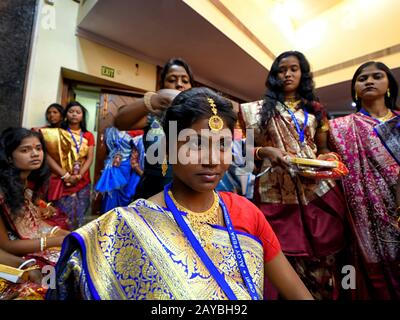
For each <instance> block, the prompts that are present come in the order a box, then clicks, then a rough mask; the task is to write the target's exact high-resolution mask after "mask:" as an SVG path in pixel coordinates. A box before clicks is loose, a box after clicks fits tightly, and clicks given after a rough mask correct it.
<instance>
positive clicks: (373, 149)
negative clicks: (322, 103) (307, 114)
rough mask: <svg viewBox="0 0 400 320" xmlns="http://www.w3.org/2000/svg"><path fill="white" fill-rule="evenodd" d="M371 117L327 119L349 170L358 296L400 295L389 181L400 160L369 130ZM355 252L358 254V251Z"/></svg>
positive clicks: (399, 255)
mask: <svg viewBox="0 0 400 320" xmlns="http://www.w3.org/2000/svg"><path fill="white" fill-rule="evenodd" d="M375 126H376V122H375V121H374V120H373V119H372V118H371V117H368V116H366V115H364V114H362V113H356V114H352V115H349V116H346V117H342V118H337V119H334V120H331V121H330V127H331V135H330V140H331V142H332V144H333V145H334V146H335V148H336V151H337V152H338V153H339V154H340V155H341V157H342V159H343V162H344V163H346V165H347V166H348V168H349V170H350V173H349V175H348V176H346V177H345V178H344V179H343V185H344V189H345V194H346V196H347V201H348V203H349V207H350V215H349V221H350V226H351V229H352V232H353V234H354V237H355V239H356V240H357V241H356V242H355V246H354V247H355V252H356V255H357V258H356V260H355V261H356V262H355V263H356V264H359V266H357V270H358V271H359V272H361V274H360V276H357V279H358V280H357V282H359V280H361V281H365V282H367V283H368V286H366V285H359V284H358V283H357V295H358V296H359V297H358V298H361V299H371V298H373V299H399V298H400V281H399V279H400V265H399V261H400V230H399V228H398V225H397V219H396V218H397V217H396V213H395V208H396V203H395V197H394V189H393V188H394V186H395V184H396V182H397V179H398V177H399V174H400V166H399V164H397V163H396V161H395V160H394V158H393V157H392V156H391V154H390V153H389V151H388V150H387V149H386V148H385V147H384V146H383V145H382V142H381V140H380V139H379V138H378V136H377V135H376V134H374V127H375ZM358 256H360V258H359V257H358Z"/></svg>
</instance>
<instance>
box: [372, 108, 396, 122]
mask: <svg viewBox="0 0 400 320" xmlns="http://www.w3.org/2000/svg"><path fill="white" fill-rule="evenodd" d="M392 117H393V113H392V111H391V110H390V109H389V110H388V112H387V113H386V115H384V116H383V117H379V118H378V117H376V119H378V120H379V121H380V122H386V121H387V120H389V119H391V118H392Z"/></svg>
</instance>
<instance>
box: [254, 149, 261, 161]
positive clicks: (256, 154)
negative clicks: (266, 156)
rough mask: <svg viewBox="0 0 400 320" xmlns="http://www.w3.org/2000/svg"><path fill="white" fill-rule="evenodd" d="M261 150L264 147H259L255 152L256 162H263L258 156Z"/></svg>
mask: <svg viewBox="0 0 400 320" xmlns="http://www.w3.org/2000/svg"><path fill="white" fill-rule="evenodd" d="M260 149H262V147H257V148H256V149H255V151H254V157H255V158H256V160H262V158H261V157H260V156H259V155H258V153H259V152H260Z"/></svg>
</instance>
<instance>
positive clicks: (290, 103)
mask: <svg viewBox="0 0 400 320" xmlns="http://www.w3.org/2000/svg"><path fill="white" fill-rule="evenodd" d="M300 102H301V99H298V100H294V101H293V100H288V101H285V105H286V106H287V107H288V108H289V109H290V110H292V111H294V110H296V107H297V105H298V104H299V103H300Z"/></svg>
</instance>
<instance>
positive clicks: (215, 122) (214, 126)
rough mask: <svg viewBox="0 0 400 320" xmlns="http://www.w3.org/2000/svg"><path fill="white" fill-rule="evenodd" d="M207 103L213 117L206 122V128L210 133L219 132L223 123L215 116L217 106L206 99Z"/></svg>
mask: <svg viewBox="0 0 400 320" xmlns="http://www.w3.org/2000/svg"><path fill="white" fill-rule="evenodd" d="M207 101H208V103H209V104H210V106H211V111H212V113H213V114H214V115H212V116H211V117H210V119H209V120H208V126H209V127H210V129H211V130H212V131H221V130H222V128H223V127H224V121H223V120H222V118H221V117H220V116H218V115H217V106H216V105H215V102H214V100H213V99H212V98H207Z"/></svg>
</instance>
